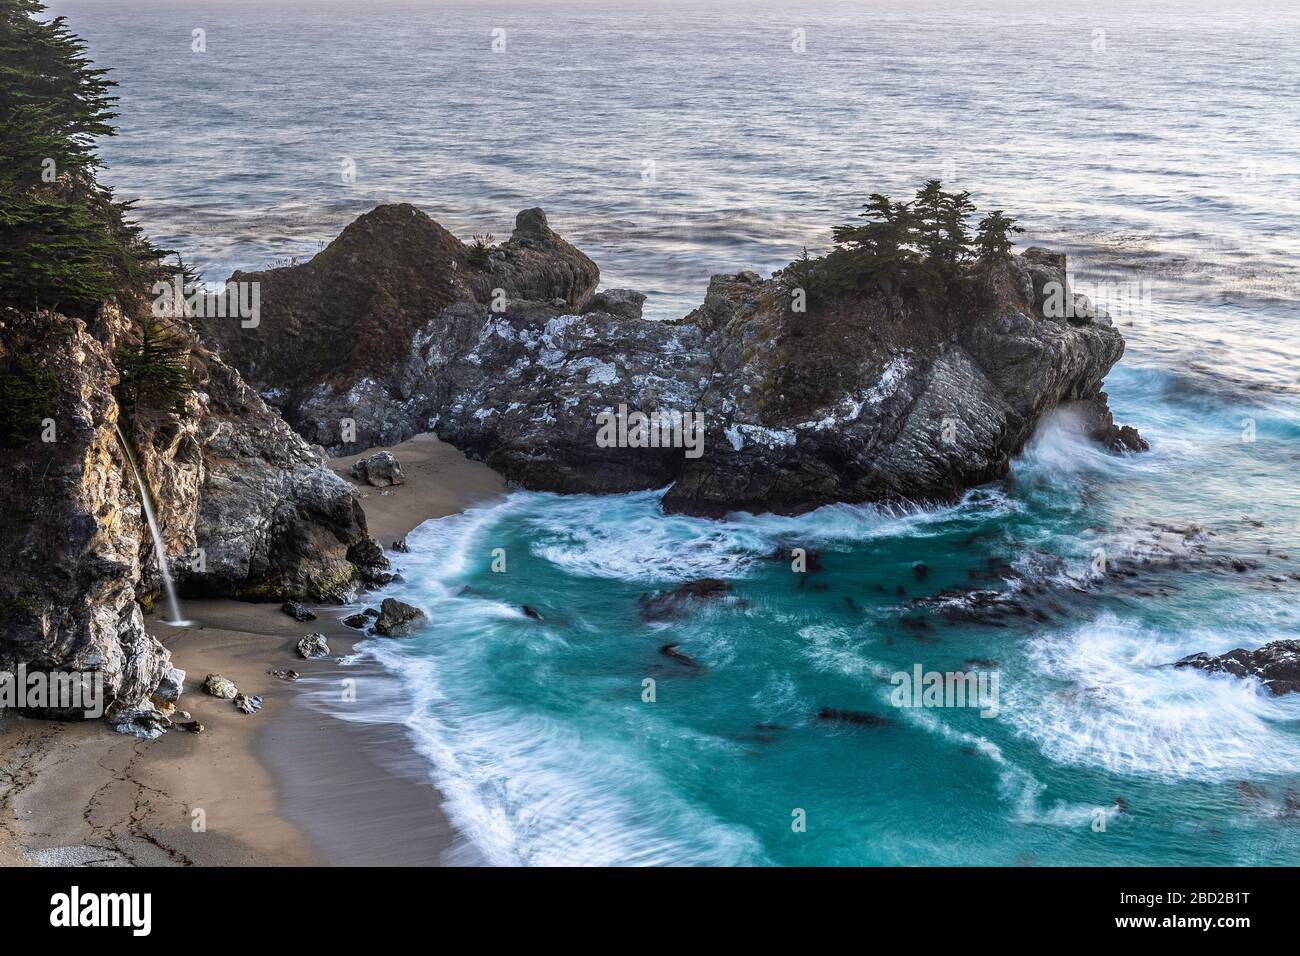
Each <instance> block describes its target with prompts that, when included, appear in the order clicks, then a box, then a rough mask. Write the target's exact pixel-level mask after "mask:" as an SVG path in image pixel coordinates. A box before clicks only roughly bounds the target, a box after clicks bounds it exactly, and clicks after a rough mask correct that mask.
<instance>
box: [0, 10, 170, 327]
mask: <svg viewBox="0 0 1300 956" xmlns="http://www.w3.org/2000/svg"><path fill="white" fill-rule="evenodd" d="M44 9H45V5H44V4H43V3H41V2H40V0H0V304H5V305H12V306H16V307H18V308H41V307H44V308H53V309H58V310H60V311H64V312H67V313H69V314H73V315H78V316H88V315H91V314H93V313H94V312H95V311H96V310H97V309H98V308H99V306H100V305H101V304H102V303H103V302H104V301H105V300H107V299H109V298H116V299H118V301H119V304H121V305H122V306H123V307H124V308H128V309H129V301H130V300H133V299H135V298H136V297H137V296H138V295H139V290H140V288H141V287H142V285H143V284H144V283H145V282H147V281H148V280H149V279H150V278H152V277H153V276H155V275H157V274H158V269H157V262H158V260H159V259H160V258H162V257H163V256H165V255H167V254H168V253H166V252H165V251H164V250H161V249H157V248H155V247H154V246H152V245H151V244H150V243H149V242H147V241H146V240H145V239H144V238H143V237H142V236H141V234H140V229H139V227H138V226H136V225H134V224H133V223H131V222H130V221H129V220H128V219H127V211H128V209H129V204H128V203H120V202H116V201H115V200H114V199H113V196H112V193H111V191H110V190H108V189H106V188H104V187H102V186H100V185H99V184H98V183H96V181H95V170H96V168H98V166H99V165H100V162H99V159H98V157H97V155H96V152H95V144H94V140H95V138H96V137H98V136H111V135H113V127H112V125H111V123H110V121H111V120H112V119H113V118H114V117H115V116H116V114H115V113H114V112H113V109H112V105H113V103H114V102H115V98H114V97H113V96H111V95H110V90H111V88H112V87H113V85H114V84H113V83H112V81H111V80H109V79H107V78H106V75H105V73H106V71H104V70H101V69H95V68H93V67H92V66H91V65H90V62H89V61H88V60H87V58H86V55H85V43H84V42H83V41H82V40H81V39H79V38H78V37H76V36H75V35H73V34H72V33H71V32H70V31H69V30H68V28H67V26H66V24H65V22H64V18H63V17H56V18H55V19H53V20H50V21H42V20H39V19H37V16H38V15H39V14H41V13H42V12H43V11H44Z"/></svg>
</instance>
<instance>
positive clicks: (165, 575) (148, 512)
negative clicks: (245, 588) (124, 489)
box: [113, 425, 190, 627]
mask: <svg viewBox="0 0 1300 956" xmlns="http://www.w3.org/2000/svg"><path fill="white" fill-rule="evenodd" d="M113 427H114V428H115V429H116V430H117V441H118V444H119V445H121V446H122V454H124V455H125V456H126V461H127V464H129V465H130V466H131V473H132V474H133V475H135V484H136V487H137V488H139V489H140V504H141V507H142V508H143V509H144V517H145V521H147V522H148V524H149V535H150V536H151V537H152V538H153V547H154V552H155V553H156V554H157V555H158V572H159V574H161V575H162V580H163V588H164V589H165V590H166V592H167V609H168V610H169V611H171V615H172V619H171V620H170V621H166V622H165V623H167V624H171V625H172V626H173V627H188V626H189V623H190V622H189V621H187V620H185V619H184V618H182V617H181V606H180V602H179V601H177V600H176V585H175V584H173V583H172V575H171V569H170V568H169V567H168V566H167V552H166V551H165V550H164V549H163V542H162V534H161V533H160V532H159V530H158V520H157V519H156V518H155V517H154V513H153V504H152V503H151V502H150V498H149V489H148V488H147V487H146V486H145V483H144V477H143V476H142V475H141V474H140V469H139V468H137V467H136V465H135V457H134V456H133V455H132V454H131V446H130V445H128V444H127V442H126V436H125V435H123V434H122V426H121V425H115V426H113Z"/></svg>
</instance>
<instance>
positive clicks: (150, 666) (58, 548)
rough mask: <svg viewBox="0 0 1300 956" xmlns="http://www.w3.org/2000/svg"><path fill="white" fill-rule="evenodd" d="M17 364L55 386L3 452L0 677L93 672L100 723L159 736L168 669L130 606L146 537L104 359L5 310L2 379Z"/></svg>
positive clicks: (84, 335)
mask: <svg viewBox="0 0 1300 956" xmlns="http://www.w3.org/2000/svg"><path fill="white" fill-rule="evenodd" d="M20 364H24V365H26V366H27V367H28V368H29V369H35V370H39V372H40V373H41V375H40V376H39V377H40V378H41V379H42V380H44V381H46V382H48V383H49V384H50V385H52V386H53V388H52V389H51V391H50V392H49V403H48V404H47V405H45V406H44V407H41V408H40V409H39V411H38V412H37V414H36V415H35V417H34V418H33V419H32V420H31V421H30V423H29V422H26V421H24V422H20V423H18V424H19V426H20V427H19V428H18V429H17V433H16V434H15V435H14V436H13V439H14V440H13V441H12V442H11V447H8V448H5V449H3V452H0V454H3V456H4V466H3V468H0V499H3V500H4V502H5V504H4V507H2V508H0V670H7V671H11V672H12V671H16V670H17V668H18V666H19V665H20V664H25V665H26V667H27V670H28V672H36V671H78V672H85V671H95V672H98V673H99V675H100V677H101V679H102V681H103V690H104V697H105V705H106V707H105V717H106V718H107V719H108V720H110V721H111V722H113V723H114V724H115V725H116V726H119V727H120V728H121V729H123V730H124V731H127V732H130V733H135V734H137V735H140V736H155V735H156V734H157V733H160V732H161V728H160V727H158V720H159V719H160V715H159V714H158V713H157V710H156V708H155V707H153V706H152V704H150V702H149V700H150V697H151V696H152V694H153V693H154V691H155V689H156V688H158V686H159V685H160V684H161V683H162V682H163V681H164V679H165V678H167V677H168V675H169V673H170V671H171V663H170V655H169V654H168V652H167V650H166V649H165V648H164V647H163V646H162V644H160V643H159V642H158V641H157V640H156V639H155V638H153V637H152V636H150V635H149V634H147V633H146V632H145V622H144V616H143V613H142V611H141V605H140V603H139V601H138V600H137V597H138V595H137V585H138V584H139V582H140V580H141V576H142V571H143V568H142V564H141V554H142V548H141V540H142V538H144V539H147V538H148V532H147V531H146V530H145V529H144V526H143V523H142V516H141V512H140V504H139V497H138V494H137V492H136V490H135V488H134V483H133V479H131V478H130V477H129V472H128V471H126V470H125V469H124V465H125V462H124V460H123V458H122V453H121V449H120V447H119V445H118V442H117V438H116V432H115V429H114V424H115V422H116V421H117V403H116V402H115V400H114V398H113V393H112V386H113V385H114V384H115V383H116V381H117V375H116V371H115V369H114V368H113V364H112V359H111V357H110V352H109V350H108V349H107V348H106V347H105V346H104V345H103V344H102V343H101V342H99V341H98V340H96V339H95V338H94V337H92V336H91V335H90V334H89V333H88V332H87V331H86V326H85V324H84V323H83V322H80V321H78V320H72V319H64V318H62V317H50V316H44V315H27V314H20V313H17V312H14V311H12V310H5V311H3V312H0V372H2V373H3V374H5V375H7V376H8V375H11V374H14V373H15V370H17V369H18V368H19V366H20ZM32 374H35V373H32ZM46 376H48V378H47V377H46ZM0 411H4V412H5V413H10V412H12V409H4V410H0ZM29 424H30V427H31V428H33V429H34V432H33V433H32V434H31V436H30V437H29V438H28V439H27V440H26V441H22V438H23V437H24V436H25V430H26V428H27V427H28V425H29ZM44 438H49V439H50V440H48V441H46V440H43V439H44ZM139 596H143V595H139ZM46 716H58V717H63V718H65V719H75V718H77V717H78V716H79V715H78V714H77V713H72V712H69V713H59V712H57V711H51V712H50V713H48V714H47V715H46Z"/></svg>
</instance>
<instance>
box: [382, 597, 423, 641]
mask: <svg viewBox="0 0 1300 956" xmlns="http://www.w3.org/2000/svg"><path fill="white" fill-rule="evenodd" d="M428 619H429V617H428V615H427V614H425V613H424V612H423V611H421V610H420V609H419V608H418V607H412V606H411V605H410V604H405V603H403V602H401V601H399V600H397V599H396V598H384V601H383V603H382V604H380V605H379V616H378V617H377V618H375V628H374V630H375V633H376V634H382V635H384V636H385V637H405V636H406V635H407V634H409V633H410V632H411V631H412V630H413V629H415V628H416V627H417V626H419V625H420V624H421V623H422V622H424V621H427V620H428Z"/></svg>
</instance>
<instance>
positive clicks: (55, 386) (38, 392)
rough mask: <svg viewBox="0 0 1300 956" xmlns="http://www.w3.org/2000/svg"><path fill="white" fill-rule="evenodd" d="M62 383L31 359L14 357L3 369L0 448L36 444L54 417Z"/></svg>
mask: <svg viewBox="0 0 1300 956" xmlns="http://www.w3.org/2000/svg"><path fill="white" fill-rule="evenodd" d="M58 394H59V380H58V378H57V377H56V376H55V375H54V373H53V372H51V371H49V370H48V369H44V368H41V367H40V366H39V365H37V364H36V363H35V362H34V361H32V359H31V358H30V357H29V356H27V355H21V354H18V355H10V356H9V360H8V361H7V362H6V363H5V365H4V367H2V368H0V448H20V447H22V446H23V445H26V444H27V443H28V442H30V441H32V440H34V439H35V438H36V437H37V436H38V435H39V434H40V430H41V422H42V421H43V420H45V419H46V418H51V417H53V415H54V410H55V402H56V400H57V398H58Z"/></svg>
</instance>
